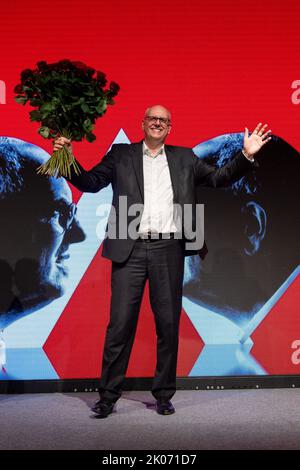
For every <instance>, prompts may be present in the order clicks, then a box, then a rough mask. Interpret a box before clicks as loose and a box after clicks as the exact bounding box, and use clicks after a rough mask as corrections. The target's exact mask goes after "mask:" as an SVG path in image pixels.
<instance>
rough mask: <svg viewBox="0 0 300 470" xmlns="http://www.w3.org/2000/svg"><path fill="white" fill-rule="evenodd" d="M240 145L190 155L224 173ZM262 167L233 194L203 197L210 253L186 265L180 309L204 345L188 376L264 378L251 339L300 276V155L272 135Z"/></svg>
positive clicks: (238, 138) (239, 141)
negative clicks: (227, 163)
mask: <svg viewBox="0 0 300 470" xmlns="http://www.w3.org/2000/svg"><path fill="white" fill-rule="evenodd" d="M242 145H243V134H241V133H238V134H226V135H222V136H219V137H216V138H214V139H211V140H209V141H206V142H203V143H201V144H199V145H197V146H196V147H195V148H194V149H193V150H194V153H195V154H196V155H197V157H198V158H201V159H203V160H204V161H206V162H207V163H210V164H212V165H214V166H216V167H219V166H222V165H223V164H225V163H226V162H227V161H228V160H230V159H232V158H233V157H234V155H235V154H236V153H237V152H238V151H239V150H240V149H241V148H242ZM257 161H258V163H259V166H258V167H257V168H254V170H253V171H250V172H249V173H248V174H247V175H246V176H244V177H243V178H242V179H241V180H240V181H238V182H237V183H235V184H233V185H232V186H231V187H230V188H226V189H220V190H215V189H210V188H202V189H201V188H199V190H198V194H197V200H198V202H199V203H203V204H204V207H205V209H204V233H205V240H206V244H207V248H208V253H207V256H206V258H205V259H204V261H201V259H200V258H199V256H191V257H187V258H186V260H185V276H184V300H183V305H184V308H185V311H186V312H187V314H188V315H189V317H190V319H191V321H192V322H193V324H194V326H195V328H196V329H197V331H198V332H199V334H200V336H201V337H202V339H203V340H204V343H205V344H206V346H205V348H204V350H203V352H202V354H201V355H200V356H199V359H198V365H197V363H196V364H195V366H194V368H193V370H192V372H191V375H225V374H226V375H239V374H248V373H249V374H252V373H264V371H263V370H262V369H261V368H260V367H259V366H258V365H257V364H255V363H254V361H253V360H252V359H251V357H250V355H248V353H249V352H250V350H251V347H252V344H253V343H252V341H251V338H250V335H251V333H252V332H253V331H254V330H255V328H256V327H257V326H258V325H259V323H260V321H262V319H263V318H264V317H265V316H266V315H267V314H268V312H269V310H270V308H271V307H272V305H274V303H276V301H277V300H278V299H279V298H280V296H281V295H282V294H283V292H284V291H285V290H286V288H287V287H288V285H289V284H290V283H291V281H292V280H293V279H294V278H295V275H296V274H297V273H298V272H299V260H300V246H299V235H300V217H299V214H300V211H299V208H298V207H299V196H300V194H299V192H300V189H299V188H300V185H299V182H300V155H299V153H298V152H297V151H296V150H295V149H294V148H292V147H291V146H290V145H289V144H288V143H287V142H285V141H284V140H282V139H281V138H279V137H275V136H274V137H273V138H272V141H270V142H269V143H268V144H267V145H266V146H265V147H263V149H262V150H261V151H260V153H259V154H258V155H257ZM246 356H247V357H246ZM205 360H206V364H204V362H205Z"/></svg>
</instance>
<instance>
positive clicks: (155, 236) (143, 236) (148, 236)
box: [138, 232, 176, 241]
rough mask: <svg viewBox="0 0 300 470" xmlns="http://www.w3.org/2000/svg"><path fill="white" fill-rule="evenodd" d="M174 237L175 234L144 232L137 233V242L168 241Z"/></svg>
mask: <svg viewBox="0 0 300 470" xmlns="http://www.w3.org/2000/svg"><path fill="white" fill-rule="evenodd" d="M175 235H176V232H168V233H158V232H145V233H139V237H138V240H145V241H154V240H170V239H174V238H175Z"/></svg>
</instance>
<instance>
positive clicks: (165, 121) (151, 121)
mask: <svg viewBox="0 0 300 470" xmlns="http://www.w3.org/2000/svg"><path fill="white" fill-rule="evenodd" d="M142 129H143V132H144V136H145V142H146V144H147V145H148V146H158V145H162V144H163V143H164V141H165V140H166V137H167V135H168V134H169V133H170V130H171V115H170V112H169V111H168V110H167V109H166V108H164V107H163V106H160V105H157V106H152V107H151V108H148V109H147V110H146V112H145V116H144V119H143V121H142Z"/></svg>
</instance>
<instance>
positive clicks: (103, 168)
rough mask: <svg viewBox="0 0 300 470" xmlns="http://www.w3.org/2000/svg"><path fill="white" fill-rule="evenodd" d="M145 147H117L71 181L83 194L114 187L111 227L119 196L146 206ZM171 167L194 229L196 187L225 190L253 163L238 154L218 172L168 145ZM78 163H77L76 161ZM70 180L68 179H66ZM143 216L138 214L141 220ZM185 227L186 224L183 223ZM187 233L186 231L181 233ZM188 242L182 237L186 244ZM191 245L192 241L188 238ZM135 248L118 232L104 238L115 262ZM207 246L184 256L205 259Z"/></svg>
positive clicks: (177, 195)
mask: <svg viewBox="0 0 300 470" xmlns="http://www.w3.org/2000/svg"><path fill="white" fill-rule="evenodd" d="M142 149H143V145H142V142H139V143H133V144H114V145H113V146H112V148H111V150H110V151H109V152H108V153H107V154H106V155H105V157H104V158H103V159H102V161H101V162H100V163H98V164H97V165H96V166H95V167H94V168H92V169H91V170H89V171H85V170H84V169H83V168H82V166H81V165H80V164H79V167H80V170H81V173H80V175H76V174H75V173H74V171H73V172H72V176H71V178H70V179H69V181H70V182H71V183H72V184H73V185H74V186H76V188H78V189H79V190H80V191H85V192H98V191H100V190H101V189H102V188H105V187H106V186H107V185H109V184H111V185H112V188H113V200H112V206H113V207H114V208H115V214H116V220H115V221H114V220H113V218H111V217H109V220H108V228H109V229H112V228H114V227H113V224H115V222H116V224H117V228H118V222H119V213H120V211H119V209H120V208H119V196H127V207H130V206H131V205H132V204H138V203H140V204H143V203H144V177H143V156H142ZM165 151H166V156H167V160H168V165H169V171H170V177H171V182H172V187H173V194H174V199H173V201H174V203H177V204H179V205H180V206H181V207H182V208H183V206H184V204H190V205H191V206H192V208H193V224H192V228H195V222H196V221H195V220H194V219H195V207H196V203H197V201H196V185H202V186H208V187H214V188H217V187H226V186H229V185H231V184H232V183H233V182H235V181H237V180H239V179H240V178H241V177H242V176H244V175H245V174H246V173H247V172H248V171H249V170H251V169H253V163H251V162H249V160H247V159H246V157H245V156H244V155H243V154H242V152H239V153H238V154H237V155H236V156H235V157H234V158H233V159H232V160H231V161H230V162H229V163H227V164H226V165H224V166H223V167H222V168H218V169H215V168H214V167H212V166H210V165H207V164H206V163H204V162H203V161H202V160H200V159H199V158H198V157H196V155H195V154H194V153H193V151H192V150H191V149H189V148H185V147H174V146H171V145H165ZM77 163H78V162H77ZM67 179H68V178H67ZM141 216H142V213H141V214H140V215H139V217H138V220H139V221H140V219H141ZM134 219H137V217H136V215H134V216H128V217H127V226H128V225H129V223H130V222H131V221H133V220H134ZM183 224H184V221H183ZM182 233H183V234H184V229H183V230H182ZM186 241H187V240H186V239H185V237H184V236H183V243H185V242H186ZM188 241H189V242H191V241H192V240H190V239H188ZM133 245H134V240H133V239H132V238H129V237H127V238H121V237H120V236H119V232H118V229H117V238H112V237H109V235H108V236H107V237H106V238H105V240H104V243H103V252H102V255H103V256H104V257H106V258H109V259H111V260H112V261H116V262H123V261H125V260H126V259H127V258H128V257H129V255H130V253H131V251H132V249H133ZM205 251H206V245H204V247H202V249H198V250H196V251H194V250H185V255H186V256H188V255H194V254H197V253H199V254H200V256H201V257H203V256H204V254H205Z"/></svg>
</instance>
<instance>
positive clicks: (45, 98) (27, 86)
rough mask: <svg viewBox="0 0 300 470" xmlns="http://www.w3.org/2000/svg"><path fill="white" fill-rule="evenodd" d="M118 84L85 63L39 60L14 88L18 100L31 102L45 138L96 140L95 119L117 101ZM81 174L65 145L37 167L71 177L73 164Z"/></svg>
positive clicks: (50, 173) (40, 170)
mask: <svg viewBox="0 0 300 470" xmlns="http://www.w3.org/2000/svg"><path fill="white" fill-rule="evenodd" d="M119 89H120V87H119V85H118V84H117V83H115V82H111V83H110V84H109V86H107V79H106V75H105V74H104V73H103V72H100V71H96V70H95V69H93V68H92V67H88V66H87V65H85V64H84V63H82V62H73V61H70V60H67V59H65V60H60V61H59V62H55V63H52V64H47V62H45V61H40V62H38V63H37V67H36V68H35V69H33V70H31V69H25V70H23V71H22V72H21V83H20V84H19V85H17V86H16V87H15V90H14V91H15V93H16V94H17V96H16V97H15V100H16V102H17V103H20V104H23V105H25V104H26V103H27V102H29V103H30V105H31V106H32V107H34V108H35V109H34V110H32V111H30V113H29V115H30V120H31V121H37V122H40V124H41V126H40V127H39V129H38V132H39V134H40V135H41V136H42V137H44V138H45V139H53V138H54V139H55V138H56V137H58V136H63V137H66V138H67V139H70V140H73V141H82V140H83V139H86V140H87V141H88V142H93V141H94V140H95V139H96V136H95V134H93V130H94V125H95V122H96V120H97V119H98V118H99V117H101V116H103V114H104V113H105V112H106V109H107V106H108V105H112V104H114V100H113V98H114V97H115V96H116V95H117V94H118V92H119ZM72 166H73V168H74V171H75V172H76V173H77V174H78V173H79V168H78V165H77V164H76V160H75V158H74V156H73V155H72V154H71V153H70V151H69V150H68V149H67V148H65V147H63V148H62V149H61V150H58V151H56V152H53V154H52V156H51V158H50V159H49V160H48V162H46V163H45V164H43V165H41V166H40V167H39V168H38V172H39V173H42V174H46V175H49V176H56V177H57V176H60V175H62V176H69V177H70V175H71V167H72Z"/></svg>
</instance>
